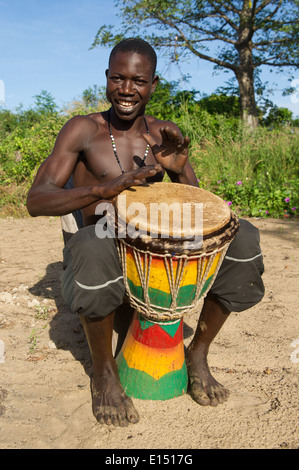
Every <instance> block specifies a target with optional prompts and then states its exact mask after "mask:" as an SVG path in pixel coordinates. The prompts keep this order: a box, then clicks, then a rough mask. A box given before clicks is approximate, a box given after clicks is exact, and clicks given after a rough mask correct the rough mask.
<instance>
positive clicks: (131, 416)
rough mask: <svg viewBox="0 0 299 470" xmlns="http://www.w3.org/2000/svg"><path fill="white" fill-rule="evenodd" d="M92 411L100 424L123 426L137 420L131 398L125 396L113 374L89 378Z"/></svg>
mask: <svg viewBox="0 0 299 470" xmlns="http://www.w3.org/2000/svg"><path fill="white" fill-rule="evenodd" d="M90 388H91V395H92V411H93V414H94V416H95V418H96V419H97V421H98V422H99V423H100V424H112V425H114V426H121V427H125V426H128V425H129V423H132V424H135V423H138V421H139V414H138V412H137V411H136V409H135V407H134V405H133V402H132V400H131V398H129V397H127V396H126V394H125V392H124V391H123V389H122V386H121V384H120V383H119V380H118V378H117V377H115V376H113V375H110V374H109V375H106V376H102V377H101V378H98V379H96V377H93V378H92V379H91V384H90Z"/></svg>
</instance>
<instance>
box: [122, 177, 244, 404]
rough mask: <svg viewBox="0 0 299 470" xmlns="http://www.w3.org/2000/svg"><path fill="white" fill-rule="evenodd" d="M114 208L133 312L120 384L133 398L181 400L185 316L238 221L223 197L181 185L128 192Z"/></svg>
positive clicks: (184, 378)
mask: <svg viewBox="0 0 299 470" xmlns="http://www.w3.org/2000/svg"><path fill="white" fill-rule="evenodd" d="M157 201H158V203H157ZM161 203H162V204H161ZM115 208H116V214H117V218H116V224H115V226H116V229H117V233H116V238H117V246H118V250H119V256H120V260H121V264H122V268H123V273H124V281H125V286H126V294H127V298H128V301H129V303H130V304H131V306H132V307H133V308H134V310H135V313H134V317H133V320H132V323H131V325H130V328H129V331H128V333H127V336H126V339H125V341H124V344H123V346H122V349H121V351H120V353H119V354H118V356H117V358H116V362H117V365H118V371H119V377H120V381H121V383H122V386H123V388H124V390H125V392H126V394H127V395H128V396H132V397H135V398H140V399H151V400H166V399H169V398H173V397H175V396H180V395H182V394H184V393H185V392H186V390H187V384H188V376H187V367H186V363H185V354H184V344H183V316H184V315H185V314H187V313H190V312H192V311H194V310H196V309H197V308H198V306H199V303H200V302H201V300H202V299H203V298H204V297H205V295H206V294H207V292H208V290H209V289H210V288H211V285H212V283H213V280H214V279H215V277H216V274H217V272H218V270H219V267H220V265H221V262H222V260H223V258H224V256H225V253H226V250H227V248H228V246H229V244H230V242H231V241H232V239H233V238H234V236H235V234H236V232H237V230H238V226H239V224H238V221H237V218H236V217H235V215H234V214H233V213H232V212H231V211H230V209H229V208H228V206H227V204H226V203H225V202H224V201H223V200H222V199H220V198H219V197H218V196H216V195H214V194H212V193H210V192H208V191H205V190H203V189H199V188H196V187H193V186H189V185H184V184H176V183H153V184H150V185H142V186H137V187H132V188H129V189H127V190H125V191H123V192H122V193H121V194H120V195H119V196H118V197H117V198H116V201H115Z"/></svg>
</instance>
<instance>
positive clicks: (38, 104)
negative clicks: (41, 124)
mask: <svg viewBox="0 0 299 470" xmlns="http://www.w3.org/2000/svg"><path fill="white" fill-rule="evenodd" d="M34 98H35V102H34V104H35V109H36V110H37V112H39V113H41V114H54V113H55V112H56V111H57V105H56V103H55V101H54V98H53V96H52V95H51V93H50V92H49V91H46V90H42V91H41V92H40V93H39V94H38V95H35V96H34Z"/></svg>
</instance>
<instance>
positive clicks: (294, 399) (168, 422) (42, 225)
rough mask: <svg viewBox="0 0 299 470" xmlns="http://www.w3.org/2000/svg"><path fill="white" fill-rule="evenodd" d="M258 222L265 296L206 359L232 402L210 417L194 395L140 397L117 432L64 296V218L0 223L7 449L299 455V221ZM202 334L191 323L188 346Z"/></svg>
mask: <svg viewBox="0 0 299 470" xmlns="http://www.w3.org/2000/svg"><path fill="white" fill-rule="evenodd" d="M252 222H253V223H254V224H255V225H256V226H257V227H258V228H259V229H260V233H261V243H262V248H263V252H264V262H265V274H264V282H265V286H266V295H265V297H264V299H263V301H262V302H261V303H260V304H259V305H258V306H256V307H254V308H252V309H251V310H250V311H247V312H244V313H241V314H236V313H232V314H231V316H230V318H229V319H228V321H227V323H226V324H225V325H224V328H223V329H222V330H221V332H220V334H219V335H218V337H217V338H216V340H215V342H214V343H213V345H212V347H211V350H210V356H209V363H210V366H211V369H212V373H213V374H214V375H215V377H216V379H217V380H218V381H220V382H221V383H223V384H224V385H225V386H227V387H228V388H229V389H230V391H231V395H230V398H229V400H228V401H227V402H226V403H225V404H223V405H220V406H218V407H216V408H212V407H201V406H199V405H197V404H196V403H195V402H194V401H193V400H192V399H191V397H190V396H189V395H184V396H181V397H178V398H174V399H172V400H167V401H142V400H137V399H134V403H135V406H136V407H137V409H138V411H139V413H140V415H141V419H140V422H139V423H138V424H136V425H129V426H128V427H127V428H114V427H110V426H106V425H104V426H101V425H99V424H98V423H97V422H96V421H95V419H94V417H93V415H92V411H91V400H90V390H89V374H90V372H91V371H90V356H89V350H88V347H87V344H86V340H85V337H84V333H83V330H82V328H81V325H80V323H79V320H78V318H77V317H75V316H73V315H71V314H70V313H69V312H68V310H67V308H66V307H65V305H64V303H63V300H62V298H61V295H60V284H59V282H60V281H59V278H60V273H61V270H62V248H63V240H62V235H61V229H60V219H59V218H53V217H50V218H38V219H32V218H24V219H12V218H6V219H0V226H1V260H0V262H1V286H0V448H1V449H40V448H43V449H281V448H285V449H296V448H298V447H299V430H298V408H299V407H298V404H299V400H298V371H299V323H298V305H297V304H298V279H299V269H298V263H299V253H298V232H299V223H298V222H294V221H284V220H258V219H256V220H252ZM195 325H196V317H195V315H194V316H186V317H185V343H186V345H187V344H188V342H189V341H190V339H191V337H192V333H193V331H194V328H195Z"/></svg>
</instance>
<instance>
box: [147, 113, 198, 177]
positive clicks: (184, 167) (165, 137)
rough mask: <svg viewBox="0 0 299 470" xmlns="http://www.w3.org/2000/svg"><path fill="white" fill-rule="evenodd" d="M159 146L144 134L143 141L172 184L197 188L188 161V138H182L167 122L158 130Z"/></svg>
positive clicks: (177, 129) (172, 125) (171, 124)
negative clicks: (159, 136)
mask: <svg viewBox="0 0 299 470" xmlns="http://www.w3.org/2000/svg"><path fill="white" fill-rule="evenodd" d="M160 135H161V145H158V144H157V142H156V141H155V139H154V138H153V137H152V136H151V135H147V134H144V136H143V137H144V139H145V140H146V141H147V143H148V144H149V145H150V146H151V149H152V152H153V154H154V155H155V158H156V160H157V162H158V163H159V164H161V166H162V168H164V170H165V171H166V172H167V174H168V176H169V177H170V179H171V181H172V182H174V183H182V184H189V185H191V186H198V181H197V178H196V175H195V173H194V170H193V168H192V166H191V165H190V162H189V160H188V147H189V143H190V141H189V138H188V137H183V136H182V134H181V132H180V130H179V128H178V127H177V126H176V125H175V124H174V123H171V122H169V123H168V125H167V126H166V127H163V128H160Z"/></svg>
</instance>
